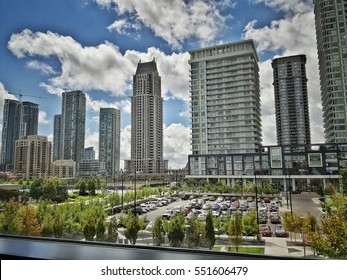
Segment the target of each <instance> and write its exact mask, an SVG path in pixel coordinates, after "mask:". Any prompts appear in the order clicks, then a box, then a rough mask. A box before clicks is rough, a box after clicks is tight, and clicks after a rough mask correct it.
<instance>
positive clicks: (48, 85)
mask: <svg viewBox="0 0 347 280" xmlns="http://www.w3.org/2000/svg"><path fill="white" fill-rule="evenodd" d="M8 48H9V49H10V50H11V51H12V52H13V54H15V55H16V56H17V57H18V58H24V57H27V56H29V57H33V56H39V57H43V58H45V57H48V56H54V57H57V58H58V59H59V61H60V63H61V69H62V70H61V73H60V75H56V76H54V77H53V78H51V79H48V80H47V82H44V83H41V84H40V85H41V87H43V88H45V89H46V90H47V91H48V92H50V93H53V94H58V95H60V94H61V92H63V91H69V90H75V89H80V90H84V91H88V90H101V91H105V92H111V93H112V94H113V95H117V96H126V93H127V92H130V91H131V88H132V87H131V85H132V76H133V74H135V71H136V66H137V63H138V62H139V60H142V61H151V60H152V59H153V58H155V59H156V61H157V64H158V70H159V74H160V75H161V76H162V93H163V95H164V96H165V94H167V93H168V92H170V93H171V94H172V96H174V97H175V98H177V99H182V100H184V101H185V102H188V89H189V80H188V79H189V65H188V59H189V54H188V53H183V54H176V53H172V54H171V55H170V54H169V55H166V54H165V53H163V52H162V51H160V50H159V49H156V48H149V49H148V50H147V53H141V52H137V51H127V52H126V53H125V54H124V55H122V54H121V53H120V52H119V49H118V47H117V46H115V45H113V44H111V43H108V42H105V43H102V44H100V45H98V46H96V47H84V46H81V44H79V43H78V42H76V41H75V40H74V39H73V38H71V37H65V36H62V35H59V34H56V33H52V32H50V31H48V32H47V33H42V32H35V33H34V32H32V31H30V30H27V29H26V30H24V31H22V32H21V33H18V34H13V35H12V36H11V39H10V41H9V42H8ZM100 102H102V101H100ZM122 103H123V102H122ZM121 105H122V106H123V105H124V104H121ZM128 111H129V110H128Z"/></svg>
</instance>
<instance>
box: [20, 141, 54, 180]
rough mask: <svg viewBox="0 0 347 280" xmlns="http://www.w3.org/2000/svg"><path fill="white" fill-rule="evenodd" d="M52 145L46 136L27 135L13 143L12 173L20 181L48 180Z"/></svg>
mask: <svg viewBox="0 0 347 280" xmlns="http://www.w3.org/2000/svg"><path fill="white" fill-rule="evenodd" d="M51 154H52V143H51V142H50V141H48V139H47V137H46V136H39V135H29V136H27V137H26V139H23V140H17V141H16V143H15V156H14V173H15V174H17V176H18V177H19V178H22V179H26V180H29V179H37V178H46V179H47V178H49V176H50V171H51Z"/></svg>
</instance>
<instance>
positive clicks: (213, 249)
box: [212, 246, 222, 251]
mask: <svg viewBox="0 0 347 280" xmlns="http://www.w3.org/2000/svg"><path fill="white" fill-rule="evenodd" d="M221 249H222V247H221V246H214V247H213V248H212V251H220V250H221Z"/></svg>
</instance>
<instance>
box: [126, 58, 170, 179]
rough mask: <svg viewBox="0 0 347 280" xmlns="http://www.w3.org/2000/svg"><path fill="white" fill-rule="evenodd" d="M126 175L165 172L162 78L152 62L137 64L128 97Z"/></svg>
mask: <svg viewBox="0 0 347 280" xmlns="http://www.w3.org/2000/svg"><path fill="white" fill-rule="evenodd" d="M125 169H126V171H127V172H130V173H132V174H133V173H134V172H135V171H136V172H140V173H142V174H148V173H150V174H153V173H164V172H165V170H166V169H167V161H166V160H163V98H162V97H161V77H160V76H159V73H158V70H157V64H156V62H155V60H154V59H153V61H151V62H145V63H141V61H140V62H139V63H138V65H137V69H136V73H135V75H134V77H133V96H132V97H131V159H130V160H128V161H125Z"/></svg>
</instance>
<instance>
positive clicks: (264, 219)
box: [258, 215, 267, 224]
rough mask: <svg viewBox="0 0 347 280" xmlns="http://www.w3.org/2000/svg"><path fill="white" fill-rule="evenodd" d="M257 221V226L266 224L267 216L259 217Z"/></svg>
mask: <svg viewBox="0 0 347 280" xmlns="http://www.w3.org/2000/svg"><path fill="white" fill-rule="evenodd" d="M258 220H259V224H266V223H267V216H266V215H259V217H258Z"/></svg>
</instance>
